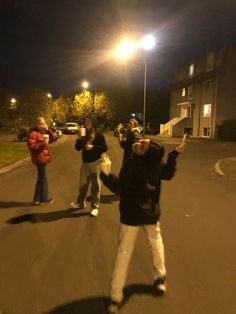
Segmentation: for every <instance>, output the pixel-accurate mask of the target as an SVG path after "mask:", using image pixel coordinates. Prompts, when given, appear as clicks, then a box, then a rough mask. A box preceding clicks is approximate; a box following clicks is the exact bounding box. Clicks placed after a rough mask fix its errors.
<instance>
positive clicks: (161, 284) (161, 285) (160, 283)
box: [154, 278, 167, 294]
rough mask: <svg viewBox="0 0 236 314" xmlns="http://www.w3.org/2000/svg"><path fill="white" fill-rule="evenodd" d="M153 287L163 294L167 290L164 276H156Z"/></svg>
mask: <svg viewBox="0 0 236 314" xmlns="http://www.w3.org/2000/svg"><path fill="white" fill-rule="evenodd" d="M154 288H155V290H156V292H158V293H159V294H164V293H165V292H166V291H167V284H166V280H165V278H158V279H157V280H155V281H154Z"/></svg>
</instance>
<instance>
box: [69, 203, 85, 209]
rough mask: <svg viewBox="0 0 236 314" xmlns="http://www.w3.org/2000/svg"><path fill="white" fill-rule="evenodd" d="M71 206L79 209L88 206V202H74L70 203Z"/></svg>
mask: <svg viewBox="0 0 236 314" xmlns="http://www.w3.org/2000/svg"><path fill="white" fill-rule="evenodd" d="M70 207H71V208H77V209H85V208H86V203H84V204H79V203H77V202H72V203H70Z"/></svg>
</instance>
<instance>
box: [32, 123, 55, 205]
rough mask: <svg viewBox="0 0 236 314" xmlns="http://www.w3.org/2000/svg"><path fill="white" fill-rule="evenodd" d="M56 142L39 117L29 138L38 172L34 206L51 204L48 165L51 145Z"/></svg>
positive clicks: (33, 160)
mask: <svg viewBox="0 0 236 314" xmlns="http://www.w3.org/2000/svg"><path fill="white" fill-rule="evenodd" d="M55 140H56V137H55V135H54V133H53V132H52V131H51V129H50V128H49V127H48V125H47V123H46V121H45V119H44V118H43V117H38V118H37V120H36V123H35V127H33V128H32V129H31V130H30V132H29V136H28V140H27V144H28V148H29V150H30V153H31V160H32V162H33V164H34V165H35V166H36V168H37V171H38V178H37V182H36V186H35V191H34V197H33V205H43V204H47V203H51V202H52V201H53V200H52V198H49V197H48V181H47V176H46V165H47V164H48V163H49V162H50V161H51V158H52V157H51V152H50V147H49V143H52V142H54V141H55Z"/></svg>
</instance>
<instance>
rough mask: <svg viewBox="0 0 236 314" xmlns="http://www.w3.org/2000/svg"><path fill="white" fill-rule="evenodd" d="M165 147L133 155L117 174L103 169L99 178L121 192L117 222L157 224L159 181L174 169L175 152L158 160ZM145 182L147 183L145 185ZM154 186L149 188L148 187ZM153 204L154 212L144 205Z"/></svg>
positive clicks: (168, 177) (169, 177)
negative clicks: (148, 211) (165, 160)
mask: <svg viewBox="0 0 236 314" xmlns="http://www.w3.org/2000/svg"><path fill="white" fill-rule="evenodd" d="M163 153H164V150H163V148H162V151H160V149H158V148H157V147H153V146H152V145H151V148H150V149H149V150H148V151H147V153H146V154H145V155H144V156H138V155H135V154H134V155H133V157H132V158H130V159H128V160H127V161H126V163H125V164H124V165H123V166H122V168H121V171H120V174H119V177H117V176H115V175H114V174H110V175H108V176H107V175H106V174H104V173H103V172H102V173H101V174H100V178H101V180H102V181H103V183H104V185H105V186H106V187H107V188H108V189H110V190H111V191H112V192H113V193H117V194H119V195H120V205H119V209H120V221H121V223H123V224H126V225H131V226H137V225H146V224H156V223H157V221H158V220H159V218H160V208H159V196H160V191H161V180H170V179H171V178H172V177H173V176H174V173H175V171H176V158H177V156H178V153H177V151H175V150H173V151H172V152H170V153H169V155H168V159H167V162H166V163H164V162H163V161H161V158H162V156H163ZM147 184H148V185H147ZM150 185H151V186H152V187H154V190H150V189H149V186H150ZM149 201H150V203H152V204H154V205H153V212H152V213H147V211H146V210H144V208H143V207H145V204H147V203H148V202H149Z"/></svg>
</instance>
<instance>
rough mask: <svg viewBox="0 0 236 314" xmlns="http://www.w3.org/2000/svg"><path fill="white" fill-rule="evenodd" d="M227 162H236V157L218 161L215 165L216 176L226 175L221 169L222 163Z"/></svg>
mask: <svg viewBox="0 0 236 314" xmlns="http://www.w3.org/2000/svg"><path fill="white" fill-rule="evenodd" d="M226 160H233V161H236V157H227V158H222V159H220V160H218V161H217V162H216V163H215V165H214V172H215V173H216V174H218V175H219V176H224V175H225V172H223V171H222V169H221V166H220V165H221V163H222V162H224V161H226Z"/></svg>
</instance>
